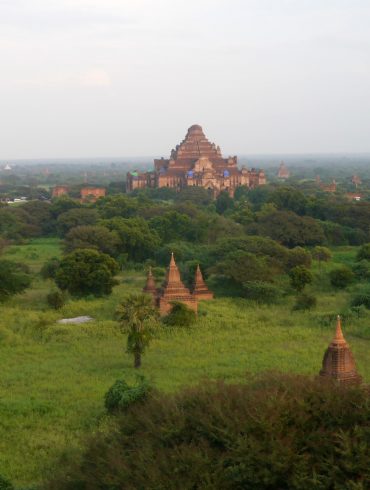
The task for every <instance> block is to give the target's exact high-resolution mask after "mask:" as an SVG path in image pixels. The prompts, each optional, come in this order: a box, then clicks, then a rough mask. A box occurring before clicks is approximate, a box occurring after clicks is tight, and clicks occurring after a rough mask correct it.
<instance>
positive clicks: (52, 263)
mask: <svg viewBox="0 0 370 490" xmlns="http://www.w3.org/2000/svg"><path fill="white" fill-rule="evenodd" d="M59 265H60V260H59V259H58V258H57V257H53V258H51V259H50V260H48V261H47V262H45V264H44V265H43V266H42V268H41V270H40V275H41V277H42V278H43V279H55V274H56V272H57V270H58V267H59Z"/></svg>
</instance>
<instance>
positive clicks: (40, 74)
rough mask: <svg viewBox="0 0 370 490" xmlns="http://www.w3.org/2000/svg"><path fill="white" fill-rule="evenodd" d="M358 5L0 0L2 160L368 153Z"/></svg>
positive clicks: (363, 37)
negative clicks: (191, 139) (190, 152)
mask: <svg viewBox="0 0 370 490" xmlns="http://www.w3.org/2000/svg"><path fill="white" fill-rule="evenodd" d="M369 25H370V1H369V0H0V67H1V72H0V159H1V160H4V159H7V158H28V157H30V158H31V157H33V158H37V157H48V156H50V157H68V156H76V157H83V156H87V157H88V156H127V155H131V156H135V155H163V156H167V155H168V154H169V151H170V149H171V148H172V147H173V146H174V145H175V144H176V143H178V142H179V141H180V140H181V139H182V138H183V137H184V135H185V132H186V129H187V128H188V127H189V126H190V125H191V124H194V123H197V124H201V125H202V126H203V128H204V130H205V132H206V134H207V136H208V137H209V138H210V139H211V140H212V141H214V142H216V143H217V144H219V145H220V146H221V149H222V150H223V151H224V153H225V154H238V153H239V154H240V153H244V154H245V153H270V152H271V153H272V152H280V153H284V152H286V153H293V152H332V151H333V152H342V151H343V152H368V151H370V29H369Z"/></svg>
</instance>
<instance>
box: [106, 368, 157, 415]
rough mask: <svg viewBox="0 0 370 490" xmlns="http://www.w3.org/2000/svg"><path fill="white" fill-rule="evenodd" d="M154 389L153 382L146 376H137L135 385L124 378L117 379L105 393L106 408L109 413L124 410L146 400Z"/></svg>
mask: <svg viewBox="0 0 370 490" xmlns="http://www.w3.org/2000/svg"><path fill="white" fill-rule="evenodd" d="M152 389H153V387H152V385H151V383H149V381H148V380H147V379H146V378H145V377H144V376H137V380H136V384H135V385H133V386H131V385H129V384H128V383H126V381H125V380H123V379H117V381H116V382H115V383H114V384H113V385H112V386H111V387H110V388H109V390H108V391H107V393H106V394H105V397H104V405H105V408H106V409H107V411H108V412H109V413H117V412H124V411H126V410H127V409H128V408H129V407H131V406H132V405H134V404H137V403H142V402H143V401H145V400H146V399H147V398H148V396H149V394H150V393H151V391H152Z"/></svg>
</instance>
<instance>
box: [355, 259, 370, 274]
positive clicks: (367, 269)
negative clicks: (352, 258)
mask: <svg viewBox="0 0 370 490" xmlns="http://www.w3.org/2000/svg"><path fill="white" fill-rule="evenodd" d="M353 272H354V273H355V274H356V276H357V277H358V278H359V279H370V260H365V259H362V260H360V262H358V263H357V264H355V265H354V266H353Z"/></svg>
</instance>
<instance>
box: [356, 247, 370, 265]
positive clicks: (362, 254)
mask: <svg viewBox="0 0 370 490" xmlns="http://www.w3.org/2000/svg"><path fill="white" fill-rule="evenodd" d="M357 260H358V261H360V260H370V243H366V244H365V245H362V247H361V248H360V250H359V251H358V252H357Z"/></svg>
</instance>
